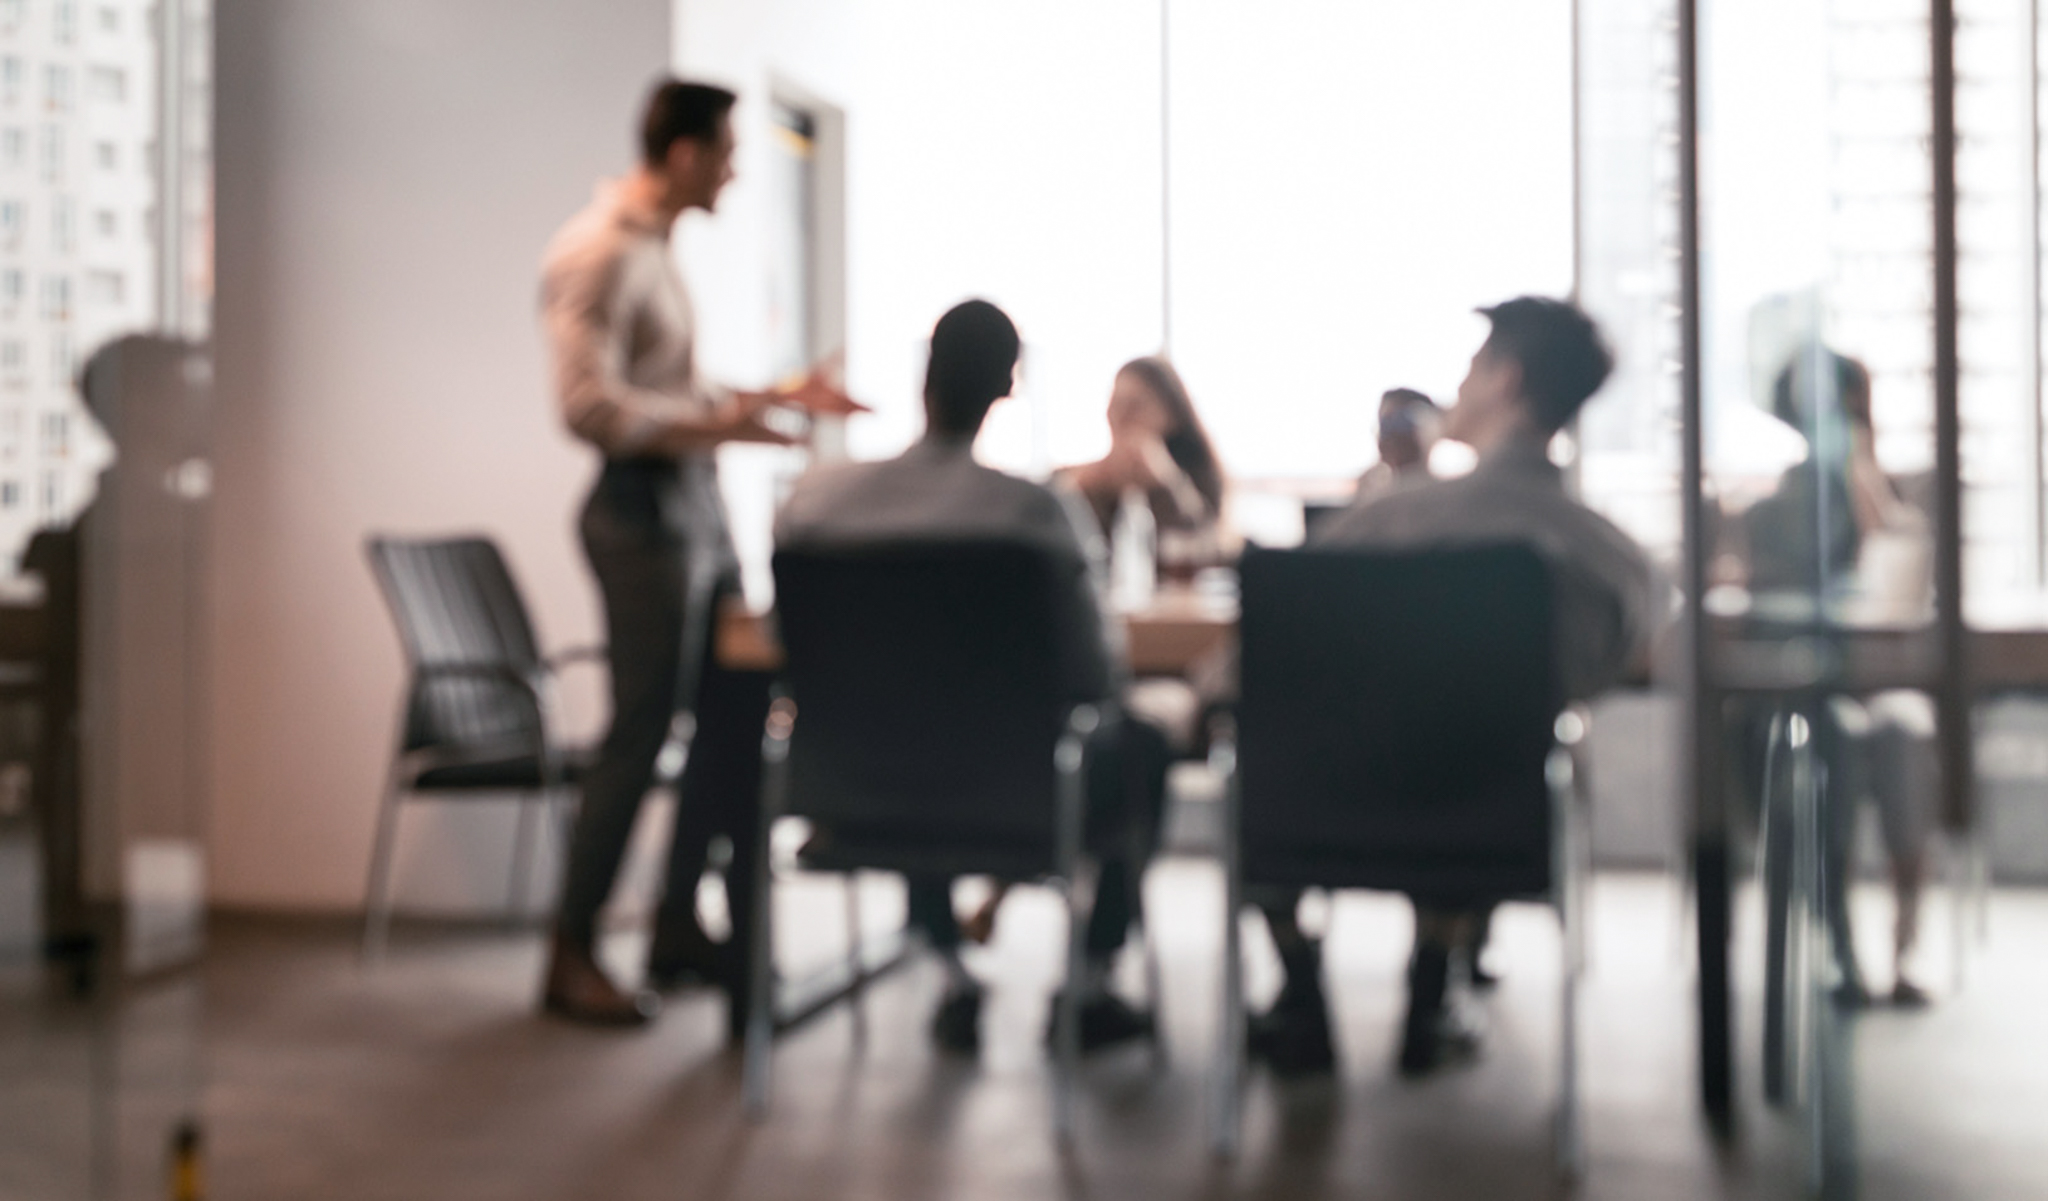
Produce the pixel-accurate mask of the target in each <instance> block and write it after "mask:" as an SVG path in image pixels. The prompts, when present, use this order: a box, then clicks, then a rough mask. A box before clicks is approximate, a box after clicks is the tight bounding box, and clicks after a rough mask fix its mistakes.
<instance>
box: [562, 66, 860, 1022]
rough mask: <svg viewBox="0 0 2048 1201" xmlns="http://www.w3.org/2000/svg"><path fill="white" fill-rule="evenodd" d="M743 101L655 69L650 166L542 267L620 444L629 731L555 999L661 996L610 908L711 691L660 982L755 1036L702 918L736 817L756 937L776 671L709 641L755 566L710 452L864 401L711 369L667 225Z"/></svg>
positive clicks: (600, 805)
mask: <svg viewBox="0 0 2048 1201" xmlns="http://www.w3.org/2000/svg"><path fill="white" fill-rule="evenodd" d="M734 99H735V97H734V95H733V93H731V92H729V91H726V90H725V89H723V88H718V87H712V86H709V85H706V84H698V83H684V82H681V81H679V80H675V79H664V80H662V81H660V82H659V83H657V84H656V85H655V87H654V90H653V91H652V92H651V93H650V94H649V96H648V98H647V103H646V108H645V112H644V115H643V117H642V120H641V125H640V162H639V165H638V166H637V167H636V168H634V170H633V171H632V172H630V173H629V174H628V175H627V176H626V177H625V178H623V179H621V180H617V181H615V182H609V183H606V184H603V185H601V186H600V187H599V189H598V193H597V196H596V197H595V198H594V199H593V200H592V201H591V202H590V204H589V205H588V206H587V207H586V208H584V210H583V211H582V212H580V213H578V214H577V215H576V216H574V217H572V218H570V220H569V223H568V224H567V225H565V226H563V227H562V229H561V231H560V232H559V233H557V234H556V235H555V238H554V241H553V242H552V243H551V244H550V245H549V247H548V250H547V254H546V258H545V260H544V262H543V266H542V284H541V308H542V320H543V325H544V327H545V330H546V334H547V338H548V343H549V347H550V349H551V351H552V354H553V359H554V373H555V395H556V398H557V400H558V401H559V402H560V404H561V409H562V418H563V420H564V422H565V423H566V424H567V425H568V427H569V429H570V431H571V432H573V433H574V434H576V436H577V437H579V438H582V439H583V440H584V441H586V442H589V443H590V444H591V445H593V446H595V447H596V448H597V449H598V450H599V451H600V452H601V453H602V454H603V456H604V464H603V468H602V470H601V471H600V472H599V474H598V478H597V482H596V485H595V486H594V487H593V488H592V489H591V492H590V498H589V500H588V501H587V502H586V503H585V504H584V507H583V513H582V519H581V523H580V532H581V535H582V541H583V550H584V554H585V555H586V556H587V557H588V558H589V560H590V566H591V570H592V572H593V573H594V574H595V575H596V577H597V585H598V590H599V591H600V592H601V593H602V594H603V598H604V611H605V627H606V631H607V648H608V649H607V655H608V658H609V662H610V667H611V683H612V716H611V726H610V729H609V730H608V732H607V733H606V735H605V739H604V743H603V746H602V747H601V748H600V750H599V753H598V757H597V761H596V763H595V764H594V765H593V766H592V768H591V770H590V773H589V775H588V776H586V777H585V779H584V782H583V800H582V806H581V808H580V809H579V811H578V813H577V817H576V827H575V833H574V835H573V836H572V838H571V845H570V848H569V855H568V865H567V875H566V879H565V880H564V882H563V886H562V899H561V910H560V913H559V915H558V917H557V919H556V923H555V933H554V942H553V946H552V948H551V951H550V955H549V963H548V968H547V976H546V983H545V986H544V989H543V992H542V1000H541V1007H542V1009H543V1010H544V1011H545V1012H547V1013H550V1014H554V1015H557V1016H560V1017H563V1018H567V1019H569V1020H572V1021H579V1022H587V1023H593V1024H601V1025H622V1026H624V1025H638V1024H640V1023H642V1022H645V1021H647V1020H648V1019H649V1018H650V1017H652V1016H653V1014H654V1012H655V1009H656V1007H657V1006H656V1004H655V1001H654V999H653V996H652V995H651V994H650V993H648V992H628V991H626V990H623V989H621V988H620V987H618V986H617V985H615V984H614V983H613V982H612V981H611V980H610V979H609V978H608V977H607V976H606V975H605V973H604V971H603V969H602V968H600V967H599V966H598V963H597V958H596V954H595V948H596V937H597V919H598V914H599V911H600V910H602V909H603V907H604V904H605V901H606V899H607V898H608V897H609V896H610V895H611V891H612V885H613V882H614V880H615V878H616V877H617V875H618V869H619V861H620V859H621V857H622V856H623V855H624V853H625V849H626V842H627V839H628V837H629V836H630V835H631V834H632V830H633V821H634V819H635V817H636V816H638V814H639V811H640V803H641V800H642V799H643V798H644V797H645V795H646V793H647V790H648V788H649V787H650V786H651V785H652V783H653V781H654V769H655V760H656V758H657V757H658V756H659V755H660V753H661V749H662V746H663V744H664V743H665V742H666V741H667V740H668V737H669V732H670V726H671V724H672V722H673V720H674V718H675V715H676V713H677V711H678V710H679V709H681V708H683V707H686V706H691V705H693V704H694V709H695V716H696V730H695V733H694V735H693V737H692V740H691V745H690V753H689V757H688V760H687V763H686V766H685V768H684V770H683V776H682V780H681V782H680V784H679V787H678V803H677V810H676V829H675V835H674V839H673V842H672V843H671V846H670V852H669V866H668V874H667V879H666V884H665V888H664V894H663V898H662V902H661V906H660V908H659V910H658V911H657V915H656V919H655V929H654V938H653V941H652V944H651V946H650V948H649V951H648V959H647V983H648V985H649V986H650V987H652V988H654V989H657V990H658V989H662V988H666V987H672V986H675V985H679V984H683V983H689V982H693V981H703V982H709V981H724V982H726V983H727V986H728V992H729V994H730V997H731V1001H732V1014H733V1018H734V1029H737V1028H738V1023H739V1021H740V1017H741V1015H743V1014H744V1013H745V1004H744V998H743V997H741V995H740V988H739V984H740V982H742V981H743V980H744V976H745V973H744V972H741V971H739V970H737V966H736V964H737V962H739V961H742V960H743V958H744V957H743V956H736V955H727V954H722V953H721V948H720V947H719V945H718V944H716V943H714V942H712V940H711V939H710V937H709V936H708V935H707V934H706V933H705V932H704V930H703V928H702V927H701V926H700V925H699V924H698V921H697V916H696V904H695V899H696V891H697V880H698V878H699V877H700V876H701V875H702V873H703V870H704V861H705V852H706V848H707V847H708V845H709V842H710V839H711V836H712V834H713V833H714V832H719V831H723V832H725V833H726V834H727V835H728V836H730V837H731V839H732V842H733V857H732V866H731V868H730V869H729V870H728V871H727V872H726V876H727V897H728V907H729V909H730V912H731V913H732V925H733V929H734V931H735V932H740V931H745V930H746V929H748V924H747V912H746V910H747V897H748V895H749V890H748V888H747V887H746V885H747V881H746V879H745V876H746V873H747V871H748V870H749V868H750V865H751V864H752V863H753V860H754V857H753V855H752V854H751V852H750V846H751V843H752V840H753V837H754V830H755V826H756V821H755V816H754V814H755V809H754V807H755V805H756V804H757V803H758V795H759V791H760V788H759V775H760V753H759V745H760V739H761V728H762V722H763V721H764V719H765V717H766V714H767V706H768V681H767V678H766V677H765V676H762V675H758V674H754V673H742V672H732V671H726V670H723V669H721V668H720V667H719V666H718V665H717V664H716V663H715V662H713V661H712V659H711V655H710V654H709V647H710V636H711V630H712V624H713V623H712V621H711V615H712V613H713V611H714V609H715V606H716V604H717V601H718V599H719V597H720V596H722V595H723V594H724V593H726V592H728V591H731V590H733V589H734V588H735V587H736V578H737V571H738V568H737V559H736V558H735V556H734V554H733V550H732V541H731V538H730V536H729V535H728V533H727V531H726V522H725V507H724V504H723V502H722V500H721V499H720V497H719V491H718V474H717V463H716V459H715V457H714V456H715V454H716V451H717V448H718V447H719V446H721V445H723V444H725V443H727V442H762V443H771V444H788V443H789V442H790V441H791V439H790V437H789V436H787V435H786V434H783V433H779V432H777V431H776V430H775V429H774V428H772V427H771V425H770V424H769V423H768V421H767V420H766V417H767V414H768V412H769V410H770V409H771V408H772V407H774V406H777V405H789V406H796V407H799V408H803V409H808V410H810V411H811V412H815V413H850V412H854V411H858V409H859V406H858V405H856V404H854V403H853V401H851V400H850V399H849V398H847V396H846V395H845V394H844V393H843V392H841V391H839V390H838V389H837V388H835V387H833V386H832V385H830V384H828V383H827V382H826V381H825V380H824V378H823V377H822V376H821V375H820V374H818V373H817V372H813V373H812V375H811V376H810V378H809V379H807V380H806V381H805V382H804V384H803V385H802V386H801V387H799V388H797V389H796V390H795V391H793V392H789V393H780V394H778V393H769V392H745V391H739V390H735V389H730V388H725V387H721V386H719V385H717V384H713V383H711V382H710V381H709V380H706V379H705V378H704V377H703V375H702V373H701V371H700V370H699V364H698V359H697V347H696V318H695V315H694V313H693V310H692V308H691V304H690V294H689V291H688V290H687V289H686V288H685V287H684V284H683V278H682V275H681V273H680V272H679V271H678V269H677V266H676V261H675V257H674V255H673V253H672V252H671V248H670V244H669V231H670V229H671V227H673V226H674V224H675V222H676V219H677V218H678V217H680V216H681V215H682V214H683V213H685V212H687V211H688V210H690V209H703V210H704V211H705V212H707V213H708V212H711V211H713V210H714V209H715V208H716V207H717V204H718V196H719V193H720V192H721V191H722V190H724V188H725V185H726V184H727V183H729V182H730V181H731V180H732V177H733V170H732V155H733V132H732V120H731V114H732V106H733V102H734ZM692 665H694V666H692ZM693 676H694V677H696V679H692V678H691V677H693ZM693 685H694V687H693ZM693 692H694V696H693V695H692V693H693Z"/></svg>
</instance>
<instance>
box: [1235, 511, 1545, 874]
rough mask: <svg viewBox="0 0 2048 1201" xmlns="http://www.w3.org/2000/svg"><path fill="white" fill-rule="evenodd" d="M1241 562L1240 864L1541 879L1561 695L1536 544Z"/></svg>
mask: <svg viewBox="0 0 2048 1201" xmlns="http://www.w3.org/2000/svg"><path fill="white" fill-rule="evenodd" d="M1242 570H1243V683H1242V700H1241V704H1240V708H1239V718H1238V739H1239V744H1238V753H1239V770H1240V773H1241V774H1240V782H1241V789H1242V791H1241V792H1240V794H1239V795H1240V798H1241V806H1240V810H1239V821H1240V831H1239V834H1240V846H1241V849H1242V850H1241V853H1242V854H1243V856H1244V871H1245V877H1244V878H1245V879H1246V880H1247V881H1250V882H1253V883H1317V884H1327V885H1331V886H1345V885H1350V886H1356V887H1373V888H1387V889H1396V890H1401V891H1414V892H1423V893H1435V894H1443V895H1457V894H1461V893H1463V892H1465V891H1468V890H1471V891H1475V892H1477V893H1478V894H1480V895H1489V894H1490V895H1521V894H1526V893H1535V892H1540V891H1542V890H1543V889H1544V888H1545V887H1546V886H1547V884H1548V881H1549V876H1550V844H1549V829H1550V806H1549V797H1548V790H1547V787H1546V783H1545V776H1544V767H1545V762H1546V759H1547V757H1548V754H1549V751H1550V748H1551V746H1552V745H1553V734H1552V731H1553V728H1554V723H1555V719H1556V716H1557V712H1558V709H1559V692H1558V688H1557V685H1556V683H1555V678H1554V673H1553V669H1552V626H1551V606H1550V587H1549V581H1548V573H1547V572H1546V570H1545V568H1544V565H1543V563H1542V561H1541V560H1540V559H1539V558H1538V557H1537V555H1536V554H1535V552H1534V551H1532V550H1530V549H1528V548H1526V547H1522V546H1505V545H1504V546H1486V547H1476V548H1464V549H1452V550H1431V551H1420V552H1398V553H1388V552H1367V551H1358V550H1294V551H1260V550H1254V551H1251V552H1249V553H1247V555H1246V556H1245V559H1244V563H1243V565H1242Z"/></svg>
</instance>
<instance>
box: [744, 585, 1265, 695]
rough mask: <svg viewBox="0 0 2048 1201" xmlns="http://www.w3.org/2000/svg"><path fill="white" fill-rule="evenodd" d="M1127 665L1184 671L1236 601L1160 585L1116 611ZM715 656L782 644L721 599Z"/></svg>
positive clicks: (1233, 614) (763, 617)
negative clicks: (1134, 605)
mask: <svg viewBox="0 0 2048 1201" xmlns="http://www.w3.org/2000/svg"><path fill="white" fill-rule="evenodd" d="M1121 616H1122V618H1123V623H1124V634H1125V637H1126V639H1127V640H1128V643H1129V647H1128V649H1129V655H1130V664H1131V670H1132V671H1134V672H1137V673H1138V674H1140V675H1183V674H1186V672H1187V671H1188V669H1189V668H1190V667H1192V666H1193V665H1194V664H1196V663H1198V662H1200V661H1201V660H1202V658H1203V657H1204V656H1206V655H1209V654H1211V653H1213V652H1214V651H1215V650H1216V648H1218V647H1220V646H1222V645H1223V644H1224V643H1226V642H1228V641H1229V639H1230V637H1231V635H1232V634H1233V633H1234V632H1235V631H1236V629H1237V602H1236V601H1235V600H1230V599H1225V598H1217V597H1213V596H1208V595H1204V594H1200V593H1196V592H1192V591H1182V590H1162V591H1160V593H1159V594H1158V595H1157V596H1155V597H1154V598H1153V600H1152V603H1151V604H1149V605H1147V606H1146V607H1145V608H1143V609H1141V610H1138V611H1135V612H1131V613H1125V614H1122V615H1121ZM716 650H717V654H718V661H719V662H720V663H722V664H724V665H725V666H727V667H735V668H740V669H743V670H751V671H774V670H776V669H777V668H779V667H781V666H782V646H781V644H780V643H778V642H777V641H776V638H775V629H774V622H773V621H772V620H771V619H770V616H769V615H768V614H765V613H760V612H756V611H754V610H751V609H748V608H747V607H746V602H745V601H743V600H742V599H741V598H739V597H737V596H733V597H728V598H726V602H725V607H724V608H723V609H721V610H720V611H719V614H718V640H717V646H716Z"/></svg>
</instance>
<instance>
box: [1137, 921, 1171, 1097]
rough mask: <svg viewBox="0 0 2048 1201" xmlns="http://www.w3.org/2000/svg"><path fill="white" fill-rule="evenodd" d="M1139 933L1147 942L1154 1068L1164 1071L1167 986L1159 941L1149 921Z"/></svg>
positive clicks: (1146, 958)
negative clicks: (1163, 975) (1161, 966)
mask: <svg viewBox="0 0 2048 1201" xmlns="http://www.w3.org/2000/svg"><path fill="white" fill-rule="evenodd" d="M1139 933H1140V934H1141V935H1142V936H1143V937H1144V940H1145V1005H1146V1007H1147V1008H1149V1009H1151V1011H1152V1067H1153V1069H1154V1070H1155V1071H1164V1070H1166V1068H1167V1067H1168V1066H1169V1061H1168V1057H1167V1053H1166V1001H1165V998H1166V984H1165V981H1164V980H1163V979H1162V973H1161V972H1160V970H1159V939H1158V936H1157V935H1155V934H1154V933H1153V931H1152V923H1151V921H1149V920H1147V921H1146V922H1144V923H1143V924H1142V925H1141V926H1140V928H1139Z"/></svg>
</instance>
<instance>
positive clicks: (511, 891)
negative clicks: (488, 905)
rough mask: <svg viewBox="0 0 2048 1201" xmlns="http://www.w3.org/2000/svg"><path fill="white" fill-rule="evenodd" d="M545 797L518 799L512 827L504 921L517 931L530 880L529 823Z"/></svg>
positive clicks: (531, 849)
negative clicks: (537, 806)
mask: <svg viewBox="0 0 2048 1201" xmlns="http://www.w3.org/2000/svg"><path fill="white" fill-rule="evenodd" d="M546 796H547V794H546V793H545V792H543V793H541V794H540V795H539V796H529V797H521V798H520V799H519V801H518V806H519V813H518V815H517V816H516V817H515V818H514V819H513V822H514V824H513V827H512V878H511V879H510V880H509V881H508V882H507V883H506V886H505V898H506V899H505V921H506V924H508V925H511V926H513V927H517V926H518V925H519V923H520V921H521V920H522V919H523V918H525V916H526V912H527V904H526V894H527V892H528V888H529V884H530V882H531V880H532V879H533V843H534V837H533V833H534V832H533V821H534V808H535V807H536V805H545V804H547V800H546Z"/></svg>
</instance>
